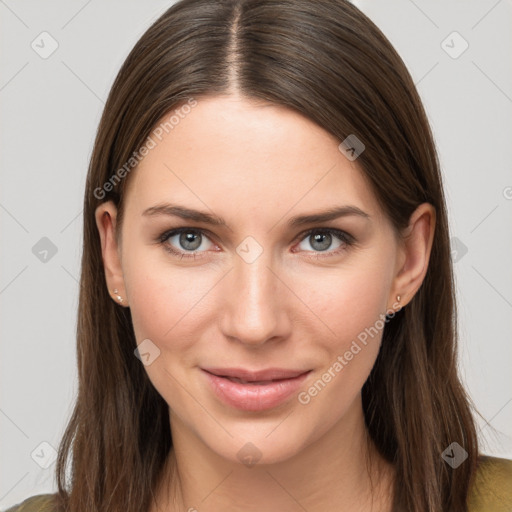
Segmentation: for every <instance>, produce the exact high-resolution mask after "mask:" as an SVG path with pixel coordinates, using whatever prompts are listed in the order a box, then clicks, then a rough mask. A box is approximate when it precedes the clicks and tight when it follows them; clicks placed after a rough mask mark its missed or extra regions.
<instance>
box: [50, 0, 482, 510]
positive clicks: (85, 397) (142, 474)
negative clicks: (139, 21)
mask: <svg viewBox="0 0 512 512" xmlns="http://www.w3.org/2000/svg"><path fill="white" fill-rule="evenodd" d="M235 90H236V91H238V92H239V93H241V94H242V95H243V96H245V97H247V98H258V99H262V100H266V101H268V102H271V103H274V104H278V105H283V106H286V107H288V108H290V109H294V110H295V111H297V112H299V113H301V114H302V115H303V116H305V117H307V118H308V119H310V120H312V121H314V122H315V123H317V124H318V125H320V126H321V127H322V128H324V129H325V130H327V131H328V132H330V133H331V134H333V135H334V136H336V137H337V138H338V139H339V140H340V142H341V141H343V140H344V139H345V138H346V137H347V136H349V135H355V136H356V137H357V138H358V139H360V140H361V141H363V143H364V144H365V151H364V152H363V153H362V154H361V155H360V156H359V157H358V159H357V164H358V166H359V168H360V170H361V172H363V173H364V175H366V177H367V178H368V179H369V181H370V183H371V185H372V187H373V190H374V193H375V195H376V197H377V199H378V201H379V204H380V205H381V207H382V208H383V210H384V212H385V213H386V214H387V215H388V217H389V219H390V220H391V221H392V223H393V225H394V227H395V228H396V230H397V231H399V230H401V229H403V228H404V227H406V226H407V224H408V221H409V217H410V215H411V214H412V212H413V211H414V210H415V208H416V207H417V206H418V205H419V204H421V203H423V202H428V203H431V204H432V205H433V206H434V207H435V210H436V230H435V237H434V241H433V247H432V252H431V256H430V263H429V268H428V271H427V274H426V277H425V280H424V282H423V284H422V286H421V287H420V289H419V290H418V292H417V293H416V295H415V296H414V297H413V298H412V300H411V302H410V303H409V304H408V305H407V306H406V307H405V308H404V309H402V310H401V311H400V312H398V313H397V314H396V316H395V317H394V318H393V319H392V320H390V321H389V322H387V324H386V326H385V329H384V332H383V339H382V347H381V350H380V352H379V355H378V358H377V361H376V363H375V366H374V368H373V370H372V372H371V374H370V376H369V378H368V380H367V382H366V383H365V385H364V387H363V390H362V395H363V408H364V414H365V420H366V424H367V428H368V433H369V435H370V436H371V438H372V440H373V441H374V443H375V445H376V446H377V448H378V450H379V452H380V453H381V454H382V455H383V457H385V458H386V459H387V460H388V461H389V462H391V463H392V464H393V465H394V467H395V468H396V484H395V488H394V510H396V511H398V510H407V511H413V512H441V511H446V510H450V511H451V512H462V511H465V510H466V498H467V494H468V488H469V485H470V483H471V481H472V476H473V474H474V472H475V468H476V461H477V456H478V445H477V437H476V429H475V423H474V419H473V416H472V404H471V402H470V400H469V397H468V396H467V394H466V392H465V390H464V388H463V386H462V385H461V382H460V380H459V377H458V374H457V364H456V363H457V352H456V340H457V332H456V305H455V300H454V281H453V274H452V263H451V257H450V243H449V231H448V224H447V214H446V206H445V198H444V195H443V189H442V180H441V174H440V168H439V161H438V157H437V154H436V149H435V145H434V141H433V136H432V133H431V130H430V127H429V123H428V120H427V117H426V115H425V112H424V109H423V106H422V103H421V100H420V98H419V96H418V93H417V91H416V88H415V86H414V82H413V80H412V79H411V76H410V74H409V73H408V71H407V69H406V67H405V65H404V63H403V61H402V59H401V58H400V57H399V55H398V54H397V52H396V51H395V50H394V49H393V47H392V45H391V44H390V42H389V41H388V40H387V39H386V37H385V36H384V35H383V34H382V32H381V31H380V30H379V29H378V28H377V27H376V26H375V25H374V24H373V23H372V21H371V20H370V19H369V18H367V17H366V16H365V15H364V14H363V13H362V12H360V11H359V10H358V9H357V8H356V7H355V6H354V5H352V4H351V3H350V2H348V1H347V0H315V1H310V0H181V1H179V2H177V3H176V4H174V5H173V6H172V7H171V8H169V9H168V10H167V11H166V12H165V13H164V14H163V15H162V16H161V17H160V18H159V19H158V20H157V21H156V22H155V23H154V24H153V25H152V26H151V27H150V28H149V29H148V30H147V31H146V33H145V34H144V35H143V36H142V37H141V39H140V40H139V41H138V43H137V44H136V45H135V47H134V48H133V50H132V51H131V53H130V54H129V55H128V57H127V59H126V61H125V62H124V64H123V66H122V68H121V70H120V72H119V74H118V76H117V78H116V80H115V82H114V84H113V86H112V89H111V92H110V95H109V97H108V100H107V103H106V105H105V110H104V112H103V116H102V118H101V122H100V125H99V128H98V132H97V136H96V141H95V145H94V150H93V154H92V157H91V162H90V167H89V173H88V178H87V186H86V191H85V200H84V215H83V217H84V241H83V258H82V271H81V281H80V285H81V287H80V300H79V312H78V313H79V314H78V327H77V356H78V379H79V388H78V396H77V400H76V404H75V407H74V411H73V414H72V417H71V419H70V421H69V424H68V426H67V429H66V431H65V434H64V436H63V439H62V443H61V445H60V449H59V455H58V463H57V480H58V486H59V493H58V494H59V495H58V498H59V501H60V503H61V506H62V508H63V509H64V510H67V511H69V512H99V511H102V512H105V511H119V512H131V511H133V512H141V511H144V510H148V508H149V506H150V503H151V499H152V495H153V491H154V490H155V486H156V484H157V482H158V478H159V475H160V474H161V471H162V468H163V466H164V463H165V460H166V457H167V455H168V454H169V451H170V449H171V447H172V439H171V433H170V426H169V416H168V405H167V403H166V402H165V401H164V399H163V398H162V397H161V396H160V395H159V393H158V392H157V391H156V390H155V388H154V387H153V386H152V384H151V382H150V381H149V378H148V376H147V374H146V372H145V370H144V367H143V365H142V364H140V361H139V360H138V359H137V358H136V357H134V349H135V347H136V340H135V337H134V332H133V327H132V322H131V316H130V310H129V309H128V308H121V307H119V306H117V305H116V304H114V302H113V301H112V299H111V297H110V296H109V294H108V290H107V288H106V285H105V276H104V269H103V263H102V256H101V246H100V239H99V235H98V232H97V228H96V224H95V216H94V213H95V209H96V207H97V206H98V205H99V204H101V202H103V201H107V200H113V201H114V202H115V204H116V205H117V206H118V210H119V215H120V217H119V218H118V223H120V222H121V221H122V211H123V192H124V190H125V188H126V183H127V181H128V180H129V178H130V172H132V169H133V168H135V167H136V161H135V160H132V159H134V158H135V157H136V156H137V157H138V155H139V152H138V150H139V148H141V147H142V146H143V145H144V144H145V142H146V141H147V138H148V137H149V136H150V134H151V133H152V130H153V128H154V127H155V125H156V123H157V122H158V121H159V120H160V119H161V118H162V116H164V115H165V114H167V113H170V112H172V111H173V109H177V108H178V107H179V106H180V105H184V104H187V102H189V103H190V102H191V100H192V101H200V99H201V97H204V96H206V95H208V96H212V95H220V94H230V93H231V92H233V91H235ZM127 162H131V163H130V164H129V165H128V166H127V165H126V164H127ZM121 169H124V173H123V172H120V170H121ZM453 442H457V443H458V444H459V445H461V446H462V447H463V448H464V449H465V450H466V451H467V453H468V458H467V460H466V461H465V462H464V463H463V464H461V465H460V466H459V467H458V468H456V469H452V468H451V467H450V466H449V465H448V464H446V463H445V462H444V460H443V458H442V456H441V455H442V452H443V451H444V450H445V449H446V448H447V447H448V446H449V445H450V444H451V443H453ZM68 466H69V467H68ZM67 471H69V473H70V474H69V478H68V476H67V475H66V473H67ZM68 480H69V481H68Z"/></svg>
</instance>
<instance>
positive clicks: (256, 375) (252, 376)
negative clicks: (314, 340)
mask: <svg viewBox="0 0 512 512" xmlns="http://www.w3.org/2000/svg"><path fill="white" fill-rule="evenodd" d="M203 370H205V371H207V372H208V373H213V374H214V375H217V376H218V377H234V378H237V379H241V380H244V381H247V382H255V381H262V380H277V379H293V378H294V377H298V376H299V375H302V374H303V373H306V372H308V371H309V370H289V369H285V368H267V369H265V370H255V371H253V370H246V369H245V368H203Z"/></svg>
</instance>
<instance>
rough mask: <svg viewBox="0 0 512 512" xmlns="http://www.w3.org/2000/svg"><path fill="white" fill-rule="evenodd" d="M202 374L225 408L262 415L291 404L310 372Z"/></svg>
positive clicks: (214, 370)
mask: <svg viewBox="0 0 512 512" xmlns="http://www.w3.org/2000/svg"><path fill="white" fill-rule="evenodd" d="M202 372H203V374H204V375H205V377H206V381H207V383H208V385H209V386H210V389H211V390H212V391H213V393H214V395H215V396H216V397H217V398H218V399H220V400H221V401H222V402H224V403H225V404H226V405H229V406H231V407H235V408H236V409H240V410H244V411H263V410H266V409H272V408H274V407H277V406H278V405H281V404H283V403H284V402H286V401H288V400H289V399H290V398H291V397H292V396H293V395H294V394H295V393H297V392H298V391H299V389H300V387H301V386H302V385H303V383H304V381H305V379H306V378H307V376H308V374H309V373H311V370H306V371H304V370H289V369H282V368H269V369H266V370H258V371H251V370H246V369H243V368H208V369H206V368H202Z"/></svg>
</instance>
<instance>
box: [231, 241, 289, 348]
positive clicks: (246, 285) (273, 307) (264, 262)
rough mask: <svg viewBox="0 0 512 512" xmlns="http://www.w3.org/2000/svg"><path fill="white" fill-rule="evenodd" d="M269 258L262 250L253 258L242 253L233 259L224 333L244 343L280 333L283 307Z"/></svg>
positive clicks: (252, 343) (282, 332) (257, 343)
mask: <svg viewBox="0 0 512 512" xmlns="http://www.w3.org/2000/svg"><path fill="white" fill-rule="evenodd" d="M241 246H242V248H243V244H241ZM253 256H254V254H253ZM271 260H272V258H271V254H270V253H267V252H266V251H262V252H261V253H260V254H259V255H258V256H257V257H256V258H255V259H252V258H247V257H244V255H243V254H242V255H241V256H240V257H238V256H237V257H236V258H235V260H234V269H233V272H231V276H230V279H229V285H228V288H229V289H228V291H227V293H228V294H229V296H228V297H227V301H226V302H227V308H226V310H225V318H224V334H225V335H227V336H229V337H235V338H237V339H238V340H239V341H241V342H243V343H246V344H251V345H260V344H262V343H264V342H265V341H266V340H268V339H269V338H272V337H275V336H281V335H283V334H284V330H283V329H284V318H283V315H284V309H283V307H282V301H280V300H279V299H280V298H282V297H280V296H281V294H280V291H279V289H278V288H279V285H278V283H277V280H276V278H275V276H274V274H273V272H272V271H271V270H270V268H272V261H271ZM269 267H270V268H269ZM274 272H275V270H274Z"/></svg>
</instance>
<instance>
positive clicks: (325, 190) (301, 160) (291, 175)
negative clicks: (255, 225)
mask: <svg viewBox="0 0 512 512" xmlns="http://www.w3.org/2000/svg"><path fill="white" fill-rule="evenodd" d="M178 110H179V108H178ZM185 112H187V113H185ZM178 113H179V114H180V115H175V116H174V118H173V119H172V121H173V122H172V123H170V122H169V119H170V116H171V115H172V112H171V113H168V114H166V115H165V116H164V117H163V118H162V119H161V120H160V121H159V122H158V123H157V124H156V125H155V128H154V130H153V132H152V133H153V134H152V140H153V141H154V143H155V144H154V147H153V148H152V149H151V150H150V151H149V153H148V154H147V155H146V156H145V157H144V159H143V160H142V161H141V163H140V164H139V165H138V167H137V169H136V170H135V171H133V174H132V176H131V177H130V180H129V186H128V190H127V198H126V204H127V208H131V209H135V210H136V211H138V212H139V213H140V212H141V211H142V210H143V209H145V208H147V207H148V206H153V205H154V204H157V203H159V202H162V201H175V202H179V203H181V204H187V205H189V206H191V207H198V208H201V209H204V208H205V206H206V207H208V208H210V209H211V210H214V211H216V213H219V214H220V211H218V212H217V210H222V211H223V212H229V213H226V216H227V217H229V216H230V214H243V213H249V214H257V215H259V216H262V215H263V214H264V211H267V212H269V213H271V216H272V217H273V218H275V216H276V215H278V214H284V213H285V212H286V211H287V210H289V209H290V208H292V207H293V208H294V210H297V209H301V210H311V209H315V208H316V209H318V207H319V206H322V205H329V206H331V205H342V204H348V203H350V204H353V205H355V206H358V207H360V208H362V209H365V210H366V211H368V212H369V213H374V214H375V213H377V204H376V200H375V198H374V196H373V192H372V190H371V188H370V186H369V184H368V183H367V181H366V179H365V178H364V175H363V174H362V172H361V170H360V169H359V168H358V167H357V166H356V163H355V162H353V161H350V160H348V159H347V158H346V157H345V156H344V155H343V154H342V153H341V152H340V151H339V149H338V145H339V143H340V141H339V140H337V138H336V137H334V136H333V135H332V134H330V133H328V132H327V131H325V130H324V129H322V128H321V127H319V126H318V125H317V124H315V123H313V122H312V121H310V120H309V119H307V118H305V117H304V116H302V115H300V114H299V113H297V112H294V111H293V110H290V109H287V108H285V107H282V106H277V105H273V104H269V103H264V102H260V101H254V100H248V99H245V98H240V97H238V96H229V97H208V98H201V99H198V100H197V104H196V105H195V106H194V107H193V108H191V109H186V110H183V111H181V112H178ZM166 121H167V125H165V124H164V123H165V122H166ZM155 134H156V135H155ZM294 205H296V206H294ZM263 210H264V211H263Z"/></svg>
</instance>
